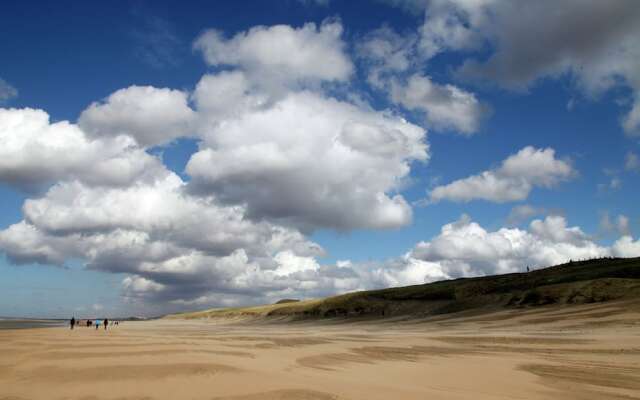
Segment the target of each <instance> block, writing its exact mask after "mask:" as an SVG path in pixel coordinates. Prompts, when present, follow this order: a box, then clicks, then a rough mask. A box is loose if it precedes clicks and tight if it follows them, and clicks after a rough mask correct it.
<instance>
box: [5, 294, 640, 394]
mask: <svg viewBox="0 0 640 400" xmlns="http://www.w3.org/2000/svg"><path fill="white" fill-rule="evenodd" d="M9 399H11V400H19V399H48V400H53V399H235V400H274V399H279V400H285V399H292V400H293V399H307V400H328V399H353V400H356V399H367V400H372V399H385V400H387V399H421V400H423V399H594V400H595V399H640V302H627V303H603V304H598V305H583V306H570V307H569V306H562V307H554V306H548V307H542V308H535V309H529V310H508V311H499V312H493V313H484V314H481V315H479V314H477V312H476V313H469V312H467V313H464V314H459V315H449V316H443V317H438V318H431V319H428V320H408V321H407V320H387V321H385V322H382V323H381V322H371V321H369V322H367V321H361V322H357V323H353V322H350V323H344V322H336V321H323V322H304V323H300V322H295V323H283V322H280V323H265V322H263V321H226V320H222V321H221V320H216V321H201V320H195V321H194V320H189V321H183V320H157V321H147V322H124V323H122V324H121V325H120V326H118V327H113V328H112V329H110V330H109V331H107V332H105V331H104V330H102V329H100V330H99V331H96V330H95V329H92V328H77V329H75V330H73V331H71V330H69V329H68V328H61V327H56V328H42V329H22V330H2V331H0V400H9Z"/></svg>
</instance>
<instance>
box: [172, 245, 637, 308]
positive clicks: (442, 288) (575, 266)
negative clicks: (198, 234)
mask: <svg viewBox="0 0 640 400" xmlns="http://www.w3.org/2000/svg"><path fill="white" fill-rule="evenodd" d="M632 298H637V299H640V258H626V259H622V258H605V259H596V260H589V261H579V262H571V263H567V264H562V265H557V266H554V267H549V268H545V269H538V270H535V271H531V272H528V273H512V274H505V275H493V276H485V277H478V278H460V279H454V280H448V281H440V282H434V283H427V284H423V285H415V286H406V287H398V288H389V289H381V290H369V291H362V292H354V293H347V294H343V295H340V296H334V297H328V298H325V299H316V300H306V301H299V302H290V301H287V302H281V303H280V302H279V303H278V304H271V305H264V306H257V307H245V308H226V309H212V310H204V311H198V312H190V313H182V314H174V315H170V316H168V317H167V318H182V319H196V318H244V317H287V318H292V319H317V318H336V317H340V318H355V317H369V318H386V317H391V316H411V317H426V316H430V315H438V314H446V313H451V312H457V311H464V310H472V309H491V310H494V309H497V308H506V307H532V306H539V305H548V304H583V303H595V302H604V301H611V300H620V299H632Z"/></svg>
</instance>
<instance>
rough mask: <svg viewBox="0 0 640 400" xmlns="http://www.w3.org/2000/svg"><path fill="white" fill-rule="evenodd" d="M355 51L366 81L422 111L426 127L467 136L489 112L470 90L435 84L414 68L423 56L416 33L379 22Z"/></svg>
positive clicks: (407, 106) (396, 101) (395, 100)
mask: <svg viewBox="0 0 640 400" xmlns="http://www.w3.org/2000/svg"><path fill="white" fill-rule="evenodd" d="M357 54H358V56H359V58H360V59H361V60H362V61H363V63H364V67H365V69H366V71H367V81H368V83H369V84H370V85H371V86H372V87H374V88H376V89H378V90H380V91H382V92H383V93H385V94H386V95H387V96H388V97H389V99H390V101H391V102H392V103H394V104H397V105H400V106H402V107H404V108H405V109H407V110H410V111H418V112H420V113H422V114H423V115H424V119H425V123H426V125H427V126H428V127H430V128H433V129H434V130H438V131H453V132H456V133H459V134H462V135H467V136H470V135H472V134H474V133H476V132H478V130H479V129H480V125H481V123H482V121H483V120H484V119H485V118H487V117H488V116H489V115H490V114H491V110H490V108H489V107H488V106H487V105H486V104H484V103H482V102H480V101H479V100H478V99H477V97H476V95H475V94H474V93H471V92H468V91H466V90H464V89H462V88H460V87H458V86H455V85H452V84H439V83H436V82H434V81H433V80H432V79H431V77H429V76H426V75H424V74H423V73H422V72H417V71H419V70H421V69H422V68H423V67H424V63H425V60H426V59H428V58H429V57H425V54H424V52H422V51H421V50H420V48H419V46H418V40H417V37H416V35H412V34H406V35H400V34H398V33H396V32H395V31H394V30H393V29H391V28H389V27H388V26H382V27H381V28H379V29H376V30H374V31H372V32H370V33H369V34H367V35H366V36H365V37H364V38H363V39H362V41H361V42H360V43H359V44H358V45H357Z"/></svg>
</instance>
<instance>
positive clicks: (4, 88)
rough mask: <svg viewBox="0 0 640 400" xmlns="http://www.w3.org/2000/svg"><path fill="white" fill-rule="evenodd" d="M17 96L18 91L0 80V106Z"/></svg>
mask: <svg viewBox="0 0 640 400" xmlns="http://www.w3.org/2000/svg"><path fill="white" fill-rule="evenodd" d="M17 96H18V89H16V88H14V87H13V86H11V85H10V84H9V83H7V81H5V80H4V79H2V78H0V105H1V104H3V103H6V102H7V101H9V100H11V99H13V98H15V97H17Z"/></svg>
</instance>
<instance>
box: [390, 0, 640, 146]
mask: <svg viewBox="0 0 640 400" xmlns="http://www.w3.org/2000/svg"><path fill="white" fill-rule="evenodd" d="M387 2H388V3H390V4H392V5H396V6H400V7H403V8H405V9H409V10H411V11H413V12H422V13H424V23H423V24H422V26H421V27H420V29H419V36H420V38H419V40H418V48H419V54H420V57H422V58H426V59H429V58H432V57H434V56H436V55H438V54H440V53H445V52H462V53H466V54H470V53H472V52H475V53H476V54H477V53H478V52H481V51H482V50H484V49H487V48H488V49H490V51H489V52H488V54H489V55H488V57H486V58H484V59H483V58H479V57H477V56H473V55H472V56H468V57H467V58H466V60H465V61H464V62H463V63H462V65H461V66H460V67H458V68H457V69H456V71H455V75H456V76H457V77H458V78H461V79H463V80H469V81H475V82H478V83H486V82H495V83H497V84H499V85H500V86H502V87H506V88H509V89H513V90H519V91H524V90H527V89H528V88H529V87H531V86H532V85H534V84H535V83H536V82H537V81H540V80H542V79H544V78H548V77H551V78H558V77H562V76H569V77H571V78H572V80H573V81H574V82H575V84H576V86H577V87H578V88H579V89H580V91H581V92H582V93H584V94H585V95H586V96H587V97H590V98H594V97H597V96H598V95H600V94H602V93H603V92H605V91H606V90H608V89H610V88H613V87H618V86H626V87H629V88H631V90H632V102H631V108H630V109H629V111H628V112H627V113H626V115H624V116H623V117H622V118H621V125H622V128H623V130H624V131H625V132H626V134H627V135H629V136H637V135H639V134H640V101H639V100H638V99H640V61H639V60H640V46H638V41H637V37H638V35H640V9H639V8H638V6H637V2H636V1H634V0H616V1H613V2H602V1H599V0H587V1H583V0H565V1H560V2H558V1H552V0H543V1H527V0H517V1H495V0H474V1H468V0H430V1H426V0H425V1H422V0H388V1H387ZM541 21H544V23H541ZM482 54H486V52H482Z"/></svg>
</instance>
